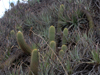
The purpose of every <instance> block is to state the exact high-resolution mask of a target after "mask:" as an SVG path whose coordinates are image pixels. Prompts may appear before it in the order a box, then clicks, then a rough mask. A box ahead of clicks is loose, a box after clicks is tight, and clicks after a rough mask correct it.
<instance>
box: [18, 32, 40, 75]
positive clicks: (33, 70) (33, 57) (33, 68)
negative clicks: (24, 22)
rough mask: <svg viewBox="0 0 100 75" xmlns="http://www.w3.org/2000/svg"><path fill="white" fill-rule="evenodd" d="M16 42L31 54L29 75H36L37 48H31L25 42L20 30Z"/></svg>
mask: <svg viewBox="0 0 100 75" xmlns="http://www.w3.org/2000/svg"><path fill="white" fill-rule="evenodd" d="M17 42H18V45H19V46H20V48H21V49H22V50H23V51H24V52H25V53H26V54H30V55H31V63H30V72H29V75H33V74H34V75H38V65H39V57H38V56H39V55H38V50H37V49H34V50H32V49H31V47H30V46H28V44H27V43H26V42H25V40H24V37H23V34H22V32H21V31H18V33H17Z"/></svg>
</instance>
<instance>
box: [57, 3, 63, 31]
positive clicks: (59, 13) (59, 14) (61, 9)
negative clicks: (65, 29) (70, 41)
mask: <svg viewBox="0 0 100 75" xmlns="http://www.w3.org/2000/svg"><path fill="white" fill-rule="evenodd" d="M64 8H65V7H64V5H63V4H61V5H60V8H59V12H58V26H57V33H61V24H60V22H61V21H62V17H63V13H64Z"/></svg>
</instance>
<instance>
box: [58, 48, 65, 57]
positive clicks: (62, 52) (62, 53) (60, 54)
mask: <svg viewBox="0 0 100 75" xmlns="http://www.w3.org/2000/svg"><path fill="white" fill-rule="evenodd" d="M64 54H65V53H64V51H63V50H60V51H59V57H60V58H61V59H63V56H64Z"/></svg>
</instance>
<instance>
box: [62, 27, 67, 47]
mask: <svg viewBox="0 0 100 75" xmlns="http://www.w3.org/2000/svg"><path fill="white" fill-rule="evenodd" d="M67 36H68V29H67V28H65V29H64V31H63V37H62V45H64V44H66V42H67V39H66V38H67Z"/></svg>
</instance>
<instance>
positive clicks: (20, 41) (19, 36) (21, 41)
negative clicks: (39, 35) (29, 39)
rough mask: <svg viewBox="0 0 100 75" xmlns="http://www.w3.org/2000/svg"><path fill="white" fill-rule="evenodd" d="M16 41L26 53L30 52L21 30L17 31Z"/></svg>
mask: <svg viewBox="0 0 100 75" xmlns="http://www.w3.org/2000/svg"><path fill="white" fill-rule="evenodd" d="M17 42H18V45H19V46H20V47H21V49H22V50H23V51H24V52H25V53H27V54H31V52H32V49H31V48H30V47H29V46H28V44H27V43H26V42H25V40H24V37H23V34H22V32H21V31H18V33H17Z"/></svg>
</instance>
